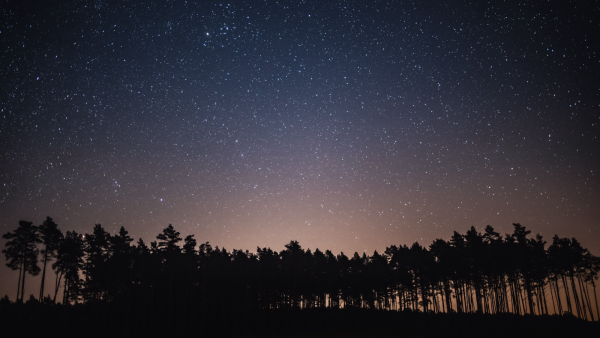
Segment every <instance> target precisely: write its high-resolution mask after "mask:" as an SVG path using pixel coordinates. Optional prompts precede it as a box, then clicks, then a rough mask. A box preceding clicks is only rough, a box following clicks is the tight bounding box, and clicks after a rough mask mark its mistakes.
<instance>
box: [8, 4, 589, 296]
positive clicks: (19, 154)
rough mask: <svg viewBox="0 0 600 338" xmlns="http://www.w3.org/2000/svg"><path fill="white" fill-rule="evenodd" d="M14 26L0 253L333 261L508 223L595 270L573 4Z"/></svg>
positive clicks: (347, 8)
mask: <svg viewBox="0 0 600 338" xmlns="http://www.w3.org/2000/svg"><path fill="white" fill-rule="evenodd" d="M35 5H36V6H34V3H32V2H30V1H21V2H20V3H19V2H15V1H12V2H10V4H8V5H7V4H6V3H5V4H4V5H3V6H2V9H0V13H1V14H0V18H1V19H0V50H1V53H0V66H1V68H0V69H1V70H0V77H1V81H0V88H1V91H0V95H1V99H0V150H1V152H0V232H1V233H3V234H4V233H6V232H9V231H12V230H14V229H15V228H16V227H17V226H18V221H19V220H21V219H24V220H28V221H32V222H34V223H35V224H41V222H42V221H43V220H44V219H45V217H46V216H50V217H52V218H54V220H55V221H56V222H57V223H58V224H59V226H60V228H61V229H62V230H63V232H65V231H67V230H75V231H77V232H79V233H89V232H91V231H92V228H93V225H94V224H95V223H100V224H102V225H103V226H104V228H105V229H106V230H107V231H109V232H111V233H113V232H116V231H118V229H119V228H120V227H121V226H124V227H125V228H126V229H127V230H128V231H129V233H130V235H132V237H134V238H136V240H137V238H140V237H141V238H143V239H144V241H146V243H149V242H150V241H152V240H155V237H156V235H157V234H159V233H160V232H161V231H162V229H164V228H165V227H166V226H167V225H168V224H169V223H172V224H173V225H174V226H175V228H176V229H177V230H179V231H180V232H181V233H182V235H183V236H185V235H188V234H195V236H196V238H197V240H198V241H199V242H206V241H210V243H211V244H212V245H213V246H216V245H218V246H219V247H223V246H224V247H225V248H227V249H228V250H232V249H234V248H235V249H249V250H251V251H254V250H255V249H256V247H257V246H260V247H271V248H272V249H275V250H278V251H279V250H282V249H283V245H284V244H286V243H288V242H289V241H290V240H298V241H299V242H300V244H301V245H302V247H304V248H311V249H313V250H314V249H315V248H317V247H318V248H320V249H321V250H325V249H330V250H332V251H333V252H334V253H339V252H340V251H343V252H344V253H346V254H348V255H351V254H353V253H354V252H355V251H358V252H363V251H365V250H366V252H367V253H368V254H372V252H373V250H378V251H379V252H381V251H383V250H384V249H385V247H387V246H390V245H392V244H396V245H401V244H407V245H410V244H411V243H413V242H415V241H419V242H420V243H421V244H423V245H426V246H429V244H431V242H432V241H433V240H434V239H436V238H443V239H449V238H450V236H451V235H452V232H453V231H454V230H456V231H458V232H460V233H465V232H466V231H467V230H468V228H469V227H470V226H475V227H477V228H478V229H480V230H482V229H483V227H485V225H488V224H489V225H492V226H493V227H494V228H495V229H496V230H497V231H499V232H500V233H509V232H512V226H511V223H514V222H519V223H521V224H523V225H524V226H526V227H527V228H528V229H530V230H532V232H533V233H534V234H535V233H541V234H542V235H543V236H544V238H545V239H546V240H547V241H551V237H552V236H553V235H554V234H558V235H559V236H562V237H575V238H577V239H578V240H580V242H581V243H582V244H583V246H584V247H587V248H589V249H590V250H591V251H592V253H594V254H596V255H599V254H600V227H599V221H600V207H599V206H598V204H599V203H598V202H599V201H600V189H599V188H600V181H599V177H598V172H597V171H598V168H599V165H600V159H599V151H598V149H600V141H599V139H598V135H600V132H599V126H598V123H599V122H600V120H599V118H600V79H599V75H598V74H600V64H599V62H600V55H599V52H600V48H599V41H598V37H597V34H598V32H599V31H600V25H599V18H600V13H599V9H598V4H597V2H595V1H574V2H571V3H568V2H566V1H549V2H541V1H534V2H524V1H506V2H504V1H503V2H499V1H498V2H496V1H491V2H490V3H483V2H479V1H474V2H471V3H469V2H465V1H443V2H441V3H440V2H439V1H427V2H425V1H416V2H414V3H411V2H401V1H335V2H334V1H270V0H269V1H232V2H229V3H227V2H222V3H218V2H217V3H210V2H206V3H204V2H203V3H202V4H194V2H193V1H188V2H187V3H186V2H185V1H148V2H144V3H142V2H139V1H129V2H126V1H72V2H67V1H60V2H53V3H52V4H47V3H44V4H40V3H39V2H35ZM37 6H47V7H37ZM594 36H595V37H594ZM4 243H5V241H4V240H0V245H1V246H2V248H4ZM2 261H3V262H4V257H3V258H2ZM0 275H2V276H3V277H2V278H0V295H4V294H6V293H8V294H9V296H10V297H11V299H14V293H16V281H17V278H18V273H17V272H11V271H9V269H8V268H7V267H5V266H4V263H3V264H2V267H0ZM53 278H54V277H53V275H51V279H50V280H51V281H52V282H53V281H54V279H53ZM38 288H39V278H38V281H37V282H35V281H34V280H32V282H31V284H30V286H28V288H27V289H26V293H28V294H29V293H34V294H36V295H37V292H38V291H36V290H38ZM48 292H49V290H48V289H47V292H46V293H48Z"/></svg>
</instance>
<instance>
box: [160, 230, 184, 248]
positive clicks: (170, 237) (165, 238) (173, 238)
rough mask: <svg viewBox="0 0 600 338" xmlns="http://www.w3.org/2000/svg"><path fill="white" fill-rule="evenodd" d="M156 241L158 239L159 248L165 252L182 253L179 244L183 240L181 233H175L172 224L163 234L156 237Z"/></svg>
mask: <svg viewBox="0 0 600 338" xmlns="http://www.w3.org/2000/svg"><path fill="white" fill-rule="evenodd" d="M156 239H158V248H160V249H162V250H163V251H164V252H168V253H173V252H181V248H180V247H179V246H178V245H177V243H179V242H181V240H182V239H181V236H180V234H179V232H178V231H175V228H173V225H172V224H169V226H167V227H166V228H165V229H164V230H163V233H162V234H159V235H158V236H156Z"/></svg>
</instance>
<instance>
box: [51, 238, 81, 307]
mask: <svg viewBox="0 0 600 338" xmlns="http://www.w3.org/2000/svg"><path fill="white" fill-rule="evenodd" d="M84 250H85V244H84V240H83V237H82V236H81V235H79V234H78V233H77V232H75V231H67V233H66V235H65V237H64V239H63V240H62V241H61V242H60V244H59V246H58V249H57V253H56V262H55V263H54V264H52V268H53V269H55V270H56V272H57V274H59V276H60V278H57V283H56V287H55V290H54V299H53V301H54V302H56V295H57V293H58V289H59V286H60V282H61V279H62V278H64V288H63V304H67V303H69V302H70V301H77V300H78V299H79V296H80V295H81V293H82V281H81V280H80V278H79V271H80V270H81V269H83V267H84V259H83V258H84V256H85V251H84Z"/></svg>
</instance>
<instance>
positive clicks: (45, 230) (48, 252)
mask: <svg viewBox="0 0 600 338" xmlns="http://www.w3.org/2000/svg"><path fill="white" fill-rule="evenodd" d="M38 232H39V235H40V239H41V241H42V245H43V249H42V264H43V268H42V283H41V285H40V296H39V300H40V302H41V301H42V299H43V297H44V285H45V282H46V264H47V263H48V261H51V260H53V259H54V258H56V250H57V249H58V246H59V244H60V242H61V240H62V238H63V234H62V231H60V229H58V225H57V224H56V223H54V221H53V220H52V218H50V217H46V220H45V221H44V222H43V223H42V225H40V226H39V228H38Z"/></svg>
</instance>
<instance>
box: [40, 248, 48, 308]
mask: <svg viewBox="0 0 600 338" xmlns="http://www.w3.org/2000/svg"><path fill="white" fill-rule="evenodd" d="M46 263H48V246H47V245H46V250H44V268H43V269H42V285H41V286H40V302H41V301H42V300H43V298H44V282H45V281H46Z"/></svg>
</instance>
